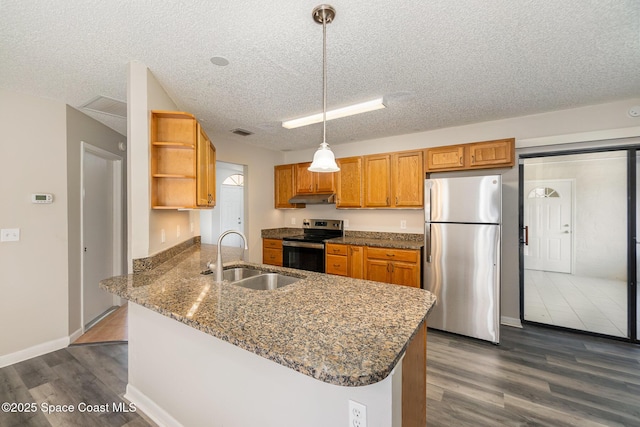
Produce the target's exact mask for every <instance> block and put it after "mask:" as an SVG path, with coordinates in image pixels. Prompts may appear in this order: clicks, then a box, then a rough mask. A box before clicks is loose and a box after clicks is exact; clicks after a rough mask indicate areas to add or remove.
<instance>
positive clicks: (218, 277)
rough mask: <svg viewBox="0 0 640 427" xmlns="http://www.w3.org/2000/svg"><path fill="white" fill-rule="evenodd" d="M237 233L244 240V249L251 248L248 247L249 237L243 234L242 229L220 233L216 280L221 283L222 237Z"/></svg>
mask: <svg viewBox="0 0 640 427" xmlns="http://www.w3.org/2000/svg"><path fill="white" fill-rule="evenodd" d="M234 233H235V234H237V235H238V236H240V237H242V241H243V243H244V249H245V250H246V249H249V248H248V247H247V238H246V237H245V235H244V234H242V232H241V231H236V230H227V231H225V232H224V233H222V234H221V235H220V237H218V254H217V257H216V282H218V283H221V282H222V239H223V238H224V236H226V235H227V234H234Z"/></svg>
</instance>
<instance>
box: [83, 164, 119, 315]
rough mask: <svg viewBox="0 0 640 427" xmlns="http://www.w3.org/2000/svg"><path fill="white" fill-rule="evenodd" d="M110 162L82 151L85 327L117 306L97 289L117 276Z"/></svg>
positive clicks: (107, 293) (112, 178)
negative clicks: (100, 284) (102, 281)
mask: <svg viewBox="0 0 640 427" xmlns="http://www.w3.org/2000/svg"><path fill="white" fill-rule="evenodd" d="M111 162H112V161H111V160H108V159H105V158H102V157H100V156H98V155H96V154H93V153H91V152H89V151H84V152H83V167H82V174H83V176H82V181H83V202H82V203H83V205H82V224H83V225H82V233H83V246H84V248H83V250H84V252H83V275H82V299H83V322H84V325H83V326H85V327H86V326H87V325H88V324H90V323H91V322H92V321H93V320H95V319H96V318H97V317H99V316H100V315H101V314H103V313H104V312H105V311H107V310H108V309H110V308H111V307H112V306H113V305H114V299H113V295H112V294H110V293H109V292H107V291H104V290H102V289H100V288H99V287H98V283H99V282H100V280H102V279H106V278H108V277H111V276H114V275H115V274H119V273H114V271H113V266H114V235H113V234H114V233H113V230H114V227H113V220H114V218H113V216H114V214H113V212H114V206H113V191H114V189H113V182H114V176H113V167H112V164H111Z"/></svg>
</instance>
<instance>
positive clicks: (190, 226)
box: [189, 222, 193, 233]
mask: <svg viewBox="0 0 640 427" xmlns="http://www.w3.org/2000/svg"><path fill="white" fill-rule="evenodd" d="M189 229H190V231H191V232H192V233H193V222H192V223H191V224H189Z"/></svg>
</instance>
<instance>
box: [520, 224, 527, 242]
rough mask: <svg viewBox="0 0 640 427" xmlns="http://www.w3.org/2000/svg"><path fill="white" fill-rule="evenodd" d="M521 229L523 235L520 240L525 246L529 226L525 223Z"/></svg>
mask: <svg viewBox="0 0 640 427" xmlns="http://www.w3.org/2000/svg"><path fill="white" fill-rule="evenodd" d="M522 231H523V236H522V237H523V238H522V240H521V241H520V242H521V243H524V245H525V246H529V226H528V225H525V226H524V227H523V228H522Z"/></svg>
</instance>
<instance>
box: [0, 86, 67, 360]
mask: <svg viewBox="0 0 640 427" xmlns="http://www.w3.org/2000/svg"><path fill="white" fill-rule="evenodd" d="M0 130H1V132H2V142H1V143H0V160H2V166H1V167H0V197H1V201H0V228H19V229H20V241H19V242H2V243H0V295H1V297H0V325H1V326H0V367H1V366H4V365H7V364H10V363H13V362H15V361H18V360H21V359H24V358H26V357H32V356H35V355H38V354H42V353H46V352H48V351H51V350H54V349H57V348H60V347H64V346H65V345H66V344H67V343H68V326H69V325H68V320H67V319H68V279H69V275H68V272H67V268H68V253H67V245H68V233H67V131H66V106H65V104H64V103H62V102H57V101H51V100H45V99H41V98H36V97H32V96H29V95H23V94H18V93H13V92H9V91H5V90H2V89H0ZM36 192H46V193H51V194H53V197H54V202H53V203H52V204H48V205H38V204H32V203H31V194H32V193H36ZM25 356H26V357H25Z"/></svg>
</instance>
